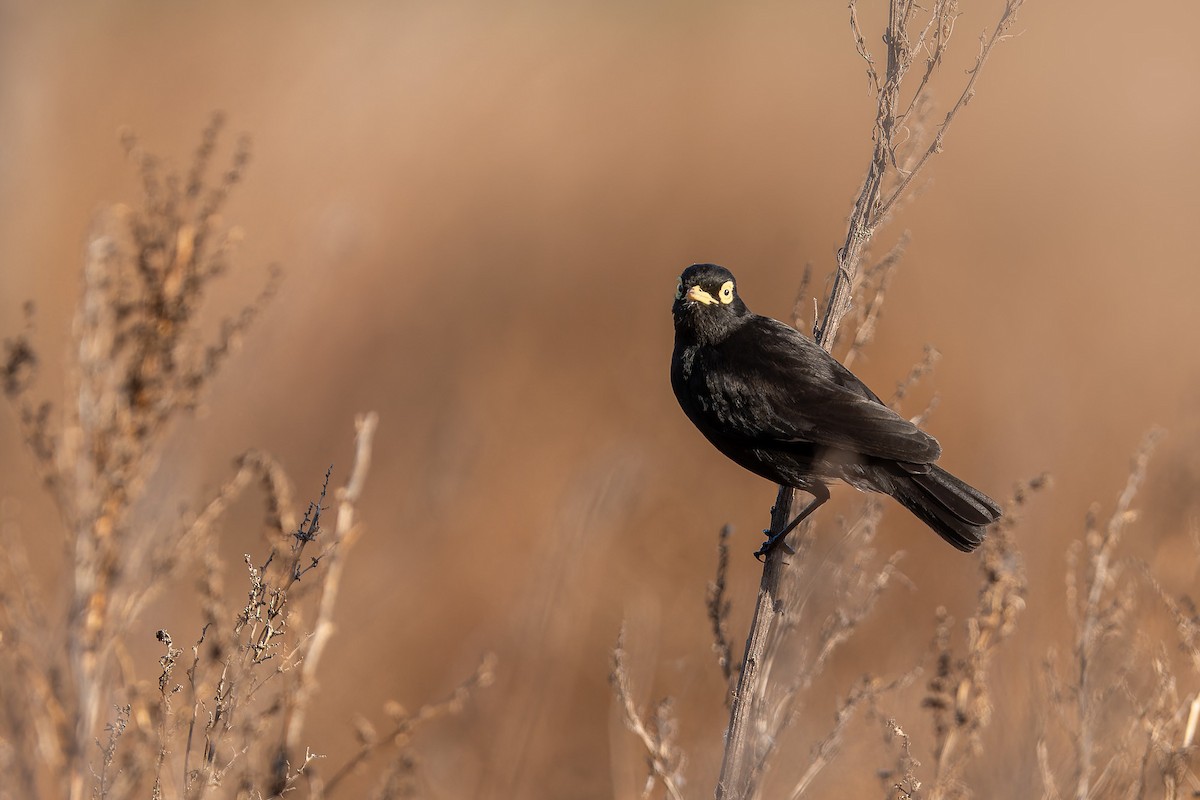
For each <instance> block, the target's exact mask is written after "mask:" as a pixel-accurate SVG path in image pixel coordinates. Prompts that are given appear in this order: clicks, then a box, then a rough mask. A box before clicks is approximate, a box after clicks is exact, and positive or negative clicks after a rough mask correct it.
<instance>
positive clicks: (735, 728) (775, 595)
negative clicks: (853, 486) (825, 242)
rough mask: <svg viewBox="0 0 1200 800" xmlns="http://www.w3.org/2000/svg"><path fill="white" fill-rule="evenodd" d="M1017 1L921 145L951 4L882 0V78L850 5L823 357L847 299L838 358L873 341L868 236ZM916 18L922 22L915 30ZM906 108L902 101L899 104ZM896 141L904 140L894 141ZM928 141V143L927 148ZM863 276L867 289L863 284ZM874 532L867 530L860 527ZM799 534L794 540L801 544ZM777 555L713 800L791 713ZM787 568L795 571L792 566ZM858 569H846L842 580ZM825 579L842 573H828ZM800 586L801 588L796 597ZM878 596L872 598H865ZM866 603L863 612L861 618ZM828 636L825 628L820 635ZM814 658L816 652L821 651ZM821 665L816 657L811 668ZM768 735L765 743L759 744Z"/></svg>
mask: <svg viewBox="0 0 1200 800" xmlns="http://www.w3.org/2000/svg"><path fill="white" fill-rule="evenodd" d="M1020 6H1021V0H1006V2H1005V5H1004V9H1003V11H1002V13H1001V17H1000V20H999V22H997V24H996V26H995V28H994V29H993V30H992V32H991V34H990V35H988V36H985V37H984V38H983V39H982V40H981V47H980V51H979V55H978V57H977V59H976V63H975V66H974V67H973V68H972V70H971V71H970V77H969V78H968V80H967V82H966V85H965V86H964V87H963V89H962V92H961V94H960V95H959V97H958V100H957V101H956V102H955V103H954V105H953V106H952V107H951V108H950V110H949V111H948V112H947V114H946V117H945V119H944V120H943V121H942V123H941V125H939V126H937V128H936V131H935V132H934V133H933V134H932V136H930V137H926V136H925V122H924V120H925V118H926V115H927V114H928V110H929V108H930V106H931V99H930V79H931V77H932V76H933V75H934V73H935V72H936V71H937V69H938V67H939V66H940V64H941V63H942V57H943V55H944V53H945V50H946V48H947V46H948V45H949V42H950V36H951V34H952V33H953V30H954V20H955V17H956V16H957V6H956V3H955V2H953V0H946V1H945V2H937V3H935V4H934V5H933V6H932V8H930V9H928V10H923V9H921V7H919V6H918V5H917V4H916V3H914V2H911V0H891V1H890V2H889V5H888V22H887V28H886V31H885V32H884V36H883V40H884V42H885V44H886V45H887V59H886V66H885V68H884V70H883V73H882V75H881V74H880V72H879V71H878V70H877V68H876V64H875V60H874V58H873V56H872V55H871V53H870V52H869V50H868V48H867V45H866V39H865V37H864V36H863V33H862V30H861V27H860V25H859V21H858V14H857V11H856V8H855V3H854V2H851V3H850V26H851V30H852V32H853V34H854V42H855V48H856V49H857V51H858V53H859V55H860V56H862V58H863V59H864V60H865V61H866V64H867V73H868V77H869V79H870V81H871V85H872V87H873V88H874V90H875V99H876V117H875V127H874V130H873V132H872V139H873V151H872V155H871V160H870V163H869V166H868V169H867V175H866V178H865V179H864V181H863V184H862V187H861V189H860V191H859V195H858V199H857V200H856V202H855V205H854V208H853V210H852V212H851V214H850V219H849V224H848V226H847V234H846V240H845V244H844V245H843V246H842V248H841V249H840V250H839V251H838V258H837V269H836V271H835V273H834V277H833V282H832V286H831V288H830V291H829V296H828V299H827V300H826V303H825V311H824V313H823V315H822V316H821V319H820V321H819V323H817V324H814V327H813V336H814V338H815V339H816V341H817V342H818V343H819V344H820V345H821V346H822V347H824V348H825V349H826V350H827V351H831V352H832V351H833V349H834V347H835V346H836V344H837V342H838V332H839V328H840V326H841V324H842V321H843V320H844V318H845V317H846V316H847V314H848V312H849V311H850V308H851V305H852V302H853V300H854V299H855V297H856V296H857V297H858V298H859V307H860V308H863V309H864V310H863V311H861V312H859V314H858V315H857V320H856V322H857V331H856V334H855V336H854V338H853V340H852V342H851V344H850V348H849V351H848V353H847V355H848V356H849V357H850V358H851V359H853V357H854V354H856V353H857V352H858V351H859V349H860V348H861V347H862V346H864V345H865V344H866V343H867V342H869V341H870V339H871V337H872V336H873V333H874V330H875V325H876V321H877V320H878V316H879V307H880V304H881V303H882V301H883V298H884V296H885V295H886V292H887V288H888V283H889V281H890V279H891V276H892V274H893V272H894V270H895V267H896V264H897V263H898V260H899V257H900V255H901V254H902V252H903V250H904V247H905V244H906V243H907V239H906V238H902V239H901V241H900V243H899V244H897V245H896V247H895V248H893V250H892V251H891V252H890V253H889V254H888V255H887V256H886V257H885V258H884V259H883V260H882V261H881V262H880V264H879V266H878V267H876V268H874V269H871V270H867V271H866V272H865V273H864V271H863V270H862V269H861V265H862V263H863V262H864V261H866V260H867V257H868V254H869V248H870V245H871V242H872V239H873V237H874V236H875V233H876V232H877V231H878V230H879V228H880V227H881V226H882V225H884V224H885V223H886V222H887V221H889V219H890V218H891V216H892V214H893V212H894V211H895V209H896V207H897V204H898V203H899V202H900V201H901V200H902V199H903V198H905V197H906V196H907V192H908V189H909V187H910V184H911V183H912V181H913V179H914V178H915V177H916V176H917V175H918V174H919V173H920V171H921V169H922V168H923V167H924V166H925V164H926V163H927V162H928V160H929V159H930V158H931V157H932V156H933V154H934V153H937V152H939V151H940V150H941V149H942V142H943V140H944V137H945V135H946V133H947V131H948V130H949V128H950V125H951V123H952V122H953V121H954V118H955V116H956V115H957V113H958V111H959V110H960V109H961V108H962V107H963V106H964V105H965V104H966V103H967V101H968V100H969V99H970V98H971V97H972V96H973V95H974V91H975V82H976V81H977V79H978V77H979V75H980V73H981V72H982V69H983V66H984V64H985V63H986V62H987V59H988V57H989V55H990V54H991V51H992V48H993V47H994V46H995V45H996V44H997V43H998V42H1000V41H1002V40H1003V39H1004V38H1005V37H1006V36H1007V32H1008V30H1009V28H1010V27H1011V26H1012V24H1013V22H1014V20H1015V15H1016V13H1017V10H1018V9H1019V8H1020ZM922 14H925V15H926V16H924V17H923V19H924V21H923V22H918V19H919V18H922ZM922 53H924V54H925V56H926V59H925V69H924V73H923V74H922V76H921V78H920V80H919V82H918V84H917V86H916V88H915V89H913V90H911V91H910V92H909V93H908V94H907V95H905V93H904V88H905V86H906V84H905V80H906V78H907V77H908V76H909V71H910V69H911V67H912V66H913V64H914V59H915V58H916V57H918V56H919V55H920V54H922ZM905 97H906V99H902V98H905ZM901 132H904V134H905V135H904V136H903V137H901ZM926 138H928V141H926ZM864 275H865V276H866V280H864ZM867 291H869V292H870V294H869V295H868V302H866V303H863V298H862V293H864V292H867ZM794 496H795V492H794V491H793V490H792V489H790V488H789V487H786V486H780V487H779V492H778V496H777V498H776V501H775V508H774V509H773V510H772V519H771V530H772V531H782V530H783V529H784V526H785V525H786V523H787V522H788V520H789V519H790V518H791V514H792V505H793V501H794ZM867 527H870V528H871V529H872V530H873V525H868V526H867ZM804 535H805V534H801V536H802V537H803V536H804ZM784 549H785V548H776V550H775V552H773V553H772V554H771V555H770V556H768V558H767V564H766V566H765V567H764V569H763V577H762V581H761V584H760V589H759V596H758V602H757V604H756V606H755V609H754V615H753V618H752V622H751V625H750V636H749V638H748V639H747V643H746V655H745V658H744V659H743V669H742V672H741V675H740V678H739V681H738V686H737V690H736V692H735V694H734V699H733V703H732V704H731V709H730V723H729V733H728V736H727V739H726V747H725V757H724V760H723V761H722V765H721V776H720V779H719V780H718V785H717V797H719V798H749V797H755V796H757V795H758V793H759V791H760V787H761V777H762V772H763V766H764V764H765V763H766V762H767V759H768V758H769V756H770V754H771V752H772V750H773V749H774V746H775V744H774V743H775V742H776V741H777V739H776V738H775V735H776V734H777V733H778V731H779V728H778V727H777V726H776V725H774V724H772V722H771V721H769V719H768V716H772V715H773V716H781V717H782V719H785V720H786V719H788V718H789V717H790V711H785V712H784V713H783V714H782V715H779V714H777V713H776V711H775V705H774V703H773V702H772V701H771V700H768V699H767V698H768V696H769V695H771V694H773V693H775V692H776V687H774V686H772V684H771V682H770V675H771V673H772V661H773V660H774V657H775V654H776V652H777V651H778V648H777V647H776V646H774V644H773V643H774V642H777V641H778V640H779V639H780V638H781V635H782V633H784V632H786V631H788V630H790V629H794V628H795V626H796V621H795V619H794V618H793V617H790V616H788V614H789V611H790V612H791V613H793V614H794V613H797V611H798V610H799V608H802V606H803V604H802V603H801V604H800V605H797V603H796V601H795V599H794V598H795V597H797V595H798V594H799V593H800V592H806V591H809V590H810V588H809V587H811V586H812V584H811V583H810V582H805V580H804V579H802V578H800V577H799V576H798V574H797V573H798V572H799V571H798V570H796V569H785V567H784V559H785V558H787V557H788V556H786V555H785V554H784V552H783V551H784ZM794 562H795V563H801V564H802V563H803V562H804V559H803V558H801V557H799V554H797V557H796V558H795V559H794ZM859 570H861V565H859V564H855V565H854V566H853V567H852V568H851V569H850V570H848V571H847V572H846V573H845V574H854V573H855V572H858V571H859ZM833 572H834V574H842V573H841V571H840V570H839V569H837V568H836V567H835V568H833ZM888 574H889V571H888V569H887V568H885V569H884V570H882V571H881V572H880V573H879V575H880V577H879V578H877V579H876V580H875V581H874V583H873V584H872V585H875V586H879V587H880V589H881V588H882V586H883V585H886V576H887V575H888ZM800 587H804V588H803V589H801V588H800ZM868 597H870V598H874V597H877V594H870V593H869V594H868ZM873 602H874V600H873V599H871V601H870V603H868V604H867V605H865V606H864V607H863V613H865V612H866V611H869V609H870V606H871V604H873ZM855 624H857V623H856V617H855V615H854V614H850V615H848V616H847V617H846V619H845V621H839V624H838V625H835V626H834V629H835V630H836V631H838V633H837V634H836V635H832V636H831V637H830V639H829V642H828V644H829V645H830V646H832V647H836V645H837V644H838V643H840V642H841V641H844V638H845V637H846V636H848V635H849V633H850V631H852V630H853V629H854V626H855ZM825 627H828V624H827V625H826V626H825ZM818 652H823V650H821V649H820V648H819V649H818ZM822 663H823V661H822V659H821V658H819V657H818V658H817V659H816V660H815V661H814V662H813V664H814V666H817V667H818V669H819V666H820V665H821V664H822ZM793 698H794V692H793V691H789V690H784V691H783V693H782V697H781V699H782V700H783V702H784V703H785V705H787V706H789V707H790V706H791V703H792V699H793ZM763 731H770V732H771V735H763V734H762V732H763Z"/></svg>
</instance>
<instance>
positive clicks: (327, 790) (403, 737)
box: [314, 653, 496, 795]
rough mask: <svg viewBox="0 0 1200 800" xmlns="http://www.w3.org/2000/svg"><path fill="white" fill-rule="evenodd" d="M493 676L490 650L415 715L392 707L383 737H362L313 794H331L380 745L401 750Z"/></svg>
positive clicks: (458, 708) (453, 711) (457, 709)
mask: <svg viewBox="0 0 1200 800" xmlns="http://www.w3.org/2000/svg"><path fill="white" fill-rule="evenodd" d="M495 677H496V656H495V654H493V653H487V654H485V655H484V656H483V658H482V659H481V660H480V662H479V666H478V667H476V668H475V672H473V673H472V674H471V675H470V677H468V678H467V679H466V680H465V681H463V682H462V683H461V684H459V686H458V688H456V689H455V690H454V692H453V693H451V695H450V696H449V697H447V698H446V699H445V700H442V701H440V702H436V703H428V704H426V705H423V706H421V707H420V708H419V709H417V711H416V713H415V714H409V713H407V712H405V711H404V710H403V709H402V708H400V707H399V706H395V707H394V709H392V711H391V713H390V715H391V717H392V721H393V725H392V728H391V729H390V730H389V731H388V733H387V735H386V736H383V737H378V736H374V735H371V736H369V737H365V740H364V741H363V742H362V744H361V746H360V747H359V750H358V752H357V753H355V754H354V755H353V756H352V757H351V758H350V760H349V761H347V762H346V763H345V764H343V765H342V766H341V767H340V768H338V769H337V770H336V771H335V772H334V773H333V774H332V775H331V776H330V778H329V780H328V781H326V782H325V784H324V786H323V787H319V788H318V789H317V790H316V791H314V794H317V795H320V794H324V795H329V794H332V793H333V791H334V789H336V788H337V787H338V785H339V784H340V783H341V782H342V781H343V780H345V779H346V778H347V777H348V776H349V775H350V774H351V773H353V772H354V770H355V769H357V768H358V767H359V766H360V765H361V764H362V763H363V762H365V761H366V760H367V759H368V758H370V757H371V756H372V755H374V754H375V752H376V751H377V750H379V749H380V748H381V747H383V746H385V745H388V744H391V745H392V746H394V747H396V748H398V749H403V748H405V747H407V746H408V745H409V743H410V742H411V740H412V736H413V734H414V733H415V732H416V730H417V729H418V728H420V727H421V726H422V725H424V724H425V723H427V722H431V721H433V720H435V719H440V718H441V717H445V716H450V715H453V714H460V713H462V711H463V709H464V708H465V707H466V702H467V700H469V699H470V698H471V696H472V695H473V694H474V693H475V692H476V691H478V690H479V689H484V688H487V687H488V686H491V685H492V682H493V681H494V680H495ZM393 705H394V704H393Z"/></svg>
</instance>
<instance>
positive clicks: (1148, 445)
mask: <svg viewBox="0 0 1200 800" xmlns="http://www.w3.org/2000/svg"><path fill="white" fill-rule="evenodd" d="M1161 436H1162V432H1161V431H1158V430H1154V431H1151V432H1150V433H1148V434H1147V435H1146V437H1145V439H1144V440H1143V441H1142V444H1141V446H1140V447H1139V448H1138V451H1137V453H1135V454H1134V458H1133V465H1132V468H1131V469H1130V472H1129V480H1128V481H1127V482H1126V484H1125V488H1124V489H1123V490H1122V491H1121V494H1120V496H1119V497H1118V498H1117V507H1116V509H1115V510H1114V511H1113V515H1112V517H1111V518H1110V519H1109V522H1108V525H1107V526H1105V528H1104V530H1103V531H1100V530H1098V529H1096V527H1095V525H1094V523H1092V522H1089V525H1088V528H1089V530H1088V533H1087V537H1086V541H1085V543H1084V544H1085V547H1086V548H1087V556H1088V558H1087V596H1086V598H1085V599H1084V601H1083V609H1082V612H1083V613H1082V614H1081V615H1080V616H1079V618H1078V629H1077V635H1076V640H1075V661H1076V666H1077V672H1076V687H1075V694H1076V697H1077V703H1078V714H1079V737H1078V740H1077V745H1076V746H1077V750H1078V752H1077V756H1078V766H1077V770H1078V776H1077V779H1076V781H1075V797H1076V800H1087V798H1088V797H1090V796H1091V794H1092V791H1093V780H1094V776H1093V764H1092V762H1093V752H1094V750H1095V740H1096V735H1097V731H1096V718H1097V715H1098V713H1099V712H1098V709H1096V708H1093V700H1095V699H1097V689H1096V688H1095V686H1094V682H1095V677H1094V675H1093V672H1094V671H1093V670H1092V668H1091V665H1092V662H1093V660H1094V659H1095V657H1096V656H1097V654H1098V650H1099V646H1100V643H1101V640H1102V639H1103V638H1104V636H1105V630H1104V628H1105V619H1104V616H1105V612H1104V610H1103V609H1102V607H1101V606H1102V600H1103V598H1104V594H1105V592H1106V591H1110V590H1111V589H1112V586H1113V583H1114V580H1115V576H1114V575H1112V573H1111V567H1112V559H1113V553H1114V551H1115V550H1116V546H1117V543H1118V542H1119V541H1120V539H1121V533H1122V532H1123V530H1124V528H1125V524H1126V523H1127V522H1129V521H1131V520H1132V519H1133V518H1134V517H1135V516H1136V514H1137V512H1135V511H1133V510H1132V509H1131V508H1130V507H1131V505H1132V504H1133V500H1134V498H1135V497H1136V496H1137V492H1138V489H1139V488H1141V485H1142V482H1143V481H1144V480H1145V477H1146V467H1147V465H1148V464H1149V462H1150V456H1151V454H1152V453H1153V451H1154V446H1155V444H1157V442H1158V439H1159V438H1160V437H1161Z"/></svg>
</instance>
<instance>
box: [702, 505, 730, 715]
mask: <svg viewBox="0 0 1200 800" xmlns="http://www.w3.org/2000/svg"><path fill="white" fill-rule="evenodd" d="M732 533H733V528H732V527H731V526H729V525H725V526H723V527H722V528H721V534H720V538H719V539H718V541H717V575H716V578H715V579H714V580H713V581H712V582H711V583H709V584H708V593H707V596H706V598H705V600H706V603H705V605H706V606H707V608H708V621H709V622H710V623H712V633H713V652H715V653H716V654H717V666H719V667H720V668H721V674H722V675H724V676H725V681H726V683H728V682H730V681H732V680H733V646H732V645H731V644H730V643H729V611H730V608H731V604H730V602H729V599H728V598H727V597H726V594H725V588H726V585H725V579H726V577H727V576H728V574H729V537H730V535H731V534H732ZM725 703H726V705H728V704H729V698H728V696H727V697H726V699H725Z"/></svg>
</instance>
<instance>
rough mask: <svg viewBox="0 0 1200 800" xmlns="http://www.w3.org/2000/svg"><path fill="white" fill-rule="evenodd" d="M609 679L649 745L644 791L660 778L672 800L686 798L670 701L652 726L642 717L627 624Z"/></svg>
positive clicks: (629, 723) (629, 722)
mask: <svg viewBox="0 0 1200 800" xmlns="http://www.w3.org/2000/svg"><path fill="white" fill-rule="evenodd" d="M609 681H610V682H611V683H612V686H613V690H614V691H615V692H616V694H617V701H618V702H619V703H620V704H621V711H622V717H623V719H624V721H625V727H626V728H628V729H629V730H630V731H632V732H633V734H634V735H635V736H637V737H638V739H639V740H640V741H641V743H642V745H643V746H644V747H645V748H646V762H647V765H648V766H649V768H650V774H649V776H648V777H647V780H646V788H645V790H644V791H643V792H642V796H643V797H649V796H650V792H651V791H652V790H653V788H654V783H655V782H656V781H657V782H661V783H662V785H663V786H664V787H665V789H666V792H667V795H668V796H670V797H671V800H683V792H682V789H681V788H680V787H681V785H682V783H683V780H682V778H681V777H680V774H679V770H680V767H681V766H682V762H683V757H682V756H681V755H680V753H679V751H678V750H677V749H676V748H675V747H674V746H673V743H672V742H671V741H670V735H669V730H665V729H668V728H669V722H668V720H667V719H666V709H667V706H668V701H667V700H663V701H662V702H661V703H659V706H658V713H657V714H656V717H655V723H654V724H650V725H648V724H646V723H645V722H644V721H643V720H642V715H641V714H640V713H639V712H638V709H637V704H636V703H635V702H634V700H633V689H631V688H630V685H629V667H628V665H627V664H626V663H625V626H624V625H622V626H621V631H620V633H618V634H617V646H616V647H614V648H613V651H612V670H611V672H609Z"/></svg>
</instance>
